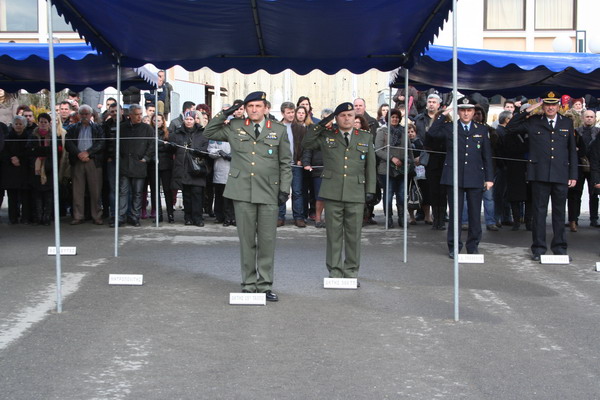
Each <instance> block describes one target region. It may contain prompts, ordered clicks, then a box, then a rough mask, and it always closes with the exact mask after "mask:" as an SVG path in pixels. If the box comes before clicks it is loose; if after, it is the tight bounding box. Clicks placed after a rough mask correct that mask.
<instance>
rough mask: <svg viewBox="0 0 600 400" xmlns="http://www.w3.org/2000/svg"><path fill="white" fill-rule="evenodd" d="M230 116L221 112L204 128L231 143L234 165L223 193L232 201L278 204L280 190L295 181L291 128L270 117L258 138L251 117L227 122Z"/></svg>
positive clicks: (211, 136) (213, 136) (214, 137)
mask: <svg viewBox="0 0 600 400" xmlns="http://www.w3.org/2000/svg"><path fill="white" fill-rule="evenodd" d="M226 119H227V118H226V117H225V115H223V113H222V112H220V113H218V114H217V115H215V117H214V118H213V119H212V120H211V121H210V122H209V123H208V125H207V126H206V128H205V129H204V136H205V137H206V138H207V139H210V140H221V141H226V142H229V144H230V146H231V167H230V169H229V176H228V177H227V184H226V186H225V192H224V193H223V195H224V196H225V197H227V198H230V199H232V200H239V201H246V202H250V203H257V204H277V196H278V194H279V191H280V190H281V191H287V190H289V187H290V186H291V184H292V170H291V165H290V164H291V161H292V153H291V152H290V142H289V140H288V136H287V128H286V127H285V126H284V125H282V124H280V123H278V122H275V121H271V120H266V121H265V125H264V128H263V129H262V131H261V133H260V135H259V136H258V137H255V133H254V127H253V124H252V122H251V121H250V120H249V119H245V120H244V119H232V120H230V121H229V124H227V125H226V124H224V122H225V120H226ZM286 189H287V190H286Z"/></svg>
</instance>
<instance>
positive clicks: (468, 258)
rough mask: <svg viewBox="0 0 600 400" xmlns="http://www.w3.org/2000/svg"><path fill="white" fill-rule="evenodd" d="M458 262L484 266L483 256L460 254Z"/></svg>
mask: <svg viewBox="0 0 600 400" xmlns="http://www.w3.org/2000/svg"><path fill="white" fill-rule="evenodd" d="M458 262H459V263H460V264H483V263H484V261H483V254H459V255H458Z"/></svg>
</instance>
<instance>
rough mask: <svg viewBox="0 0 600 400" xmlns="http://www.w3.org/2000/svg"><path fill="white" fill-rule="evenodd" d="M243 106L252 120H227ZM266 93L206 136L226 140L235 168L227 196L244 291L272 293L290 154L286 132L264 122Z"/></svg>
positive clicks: (221, 117) (214, 123) (219, 120)
mask: <svg viewBox="0 0 600 400" xmlns="http://www.w3.org/2000/svg"><path fill="white" fill-rule="evenodd" d="M242 105H244V106H245V109H246V113H247V114H248V118H246V119H232V120H230V121H229V123H228V124H226V123H225V122H226V120H227V117H228V116H229V115H231V114H233V113H234V112H235V111H236V110H237V109H239V108H240V107H241V106H242ZM265 110H266V94H265V93H264V92H254V93H250V94H249V95H248V96H247V97H246V99H245V100H244V103H239V104H234V106H232V107H230V108H228V109H227V110H225V111H223V112H220V113H218V114H217V115H215V117H214V118H213V119H212V120H211V121H210V122H209V123H208V125H207V126H206V129H205V130H204V136H206V137H207V138H208V139H211V140H222V141H228V142H229V144H230V145H231V168H230V170H229V177H228V179H227V185H226V186H225V192H224V193H223V195H224V196H225V197H227V198H230V199H232V200H233V205H234V208H235V219H236V222H237V230H238V236H239V238H240V254H241V264H242V292H245V293H255V292H258V293H266V298H267V300H268V301H277V300H278V297H277V295H276V294H275V293H273V292H272V291H271V287H272V285H273V265H274V258H275V236H276V230H277V213H278V210H279V204H280V203H282V202H285V201H287V199H288V195H289V194H288V193H284V192H282V191H281V188H289V187H290V185H291V182H292V170H291V167H290V164H291V160H292V154H291V152H290V143H289V141H288V136H287V130H286V127H285V126H284V125H282V124H280V123H278V122H275V121H271V120H267V119H265Z"/></svg>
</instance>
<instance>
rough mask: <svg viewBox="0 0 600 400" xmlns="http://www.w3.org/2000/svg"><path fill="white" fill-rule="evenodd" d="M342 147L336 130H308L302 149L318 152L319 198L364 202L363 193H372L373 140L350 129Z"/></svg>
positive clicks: (342, 138) (373, 171) (339, 135)
mask: <svg viewBox="0 0 600 400" xmlns="http://www.w3.org/2000/svg"><path fill="white" fill-rule="evenodd" d="M351 135H352V139H351V141H350V145H349V146H348V147H346V141H345V139H344V136H343V134H342V133H341V132H340V131H339V130H338V129H329V128H325V127H323V126H321V125H318V124H317V125H313V126H311V127H310V128H309V130H308V132H307V134H306V136H305V137H304V140H303V141H302V147H303V148H304V149H308V150H321V152H322V154H323V166H324V168H323V172H322V173H321V178H323V180H322V182H321V189H320V191H319V197H322V198H324V199H328V200H337V201H344V202H351V203H364V201H365V193H375V184H376V179H377V178H376V171H375V150H374V148H373V138H372V136H371V134H370V133H369V132H367V131H363V130H359V129H355V128H353V129H352V130H351Z"/></svg>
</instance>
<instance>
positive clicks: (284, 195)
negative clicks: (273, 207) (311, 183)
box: [277, 192, 290, 205]
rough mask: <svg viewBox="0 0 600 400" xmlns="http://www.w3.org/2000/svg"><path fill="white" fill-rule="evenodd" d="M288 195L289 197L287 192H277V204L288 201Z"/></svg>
mask: <svg viewBox="0 0 600 400" xmlns="http://www.w3.org/2000/svg"><path fill="white" fill-rule="evenodd" d="M289 197H290V194H289V193H285V192H279V196H277V200H278V204H279V205H282V204H285V203H286V202H287V201H288V198H289Z"/></svg>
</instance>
